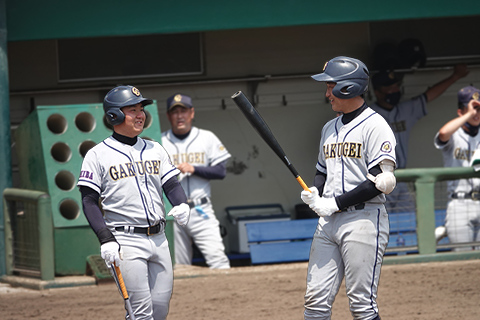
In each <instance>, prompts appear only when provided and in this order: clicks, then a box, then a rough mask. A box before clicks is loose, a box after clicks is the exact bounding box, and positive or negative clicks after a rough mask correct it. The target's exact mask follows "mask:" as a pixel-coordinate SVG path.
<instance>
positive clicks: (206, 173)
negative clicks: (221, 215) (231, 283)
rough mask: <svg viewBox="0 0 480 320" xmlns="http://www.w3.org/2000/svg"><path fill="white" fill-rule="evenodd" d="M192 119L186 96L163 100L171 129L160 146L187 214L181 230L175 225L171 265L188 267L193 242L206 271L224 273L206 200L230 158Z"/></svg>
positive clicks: (226, 263)
mask: <svg viewBox="0 0 480 320" xmlns="http://www.w3.org/2000/svg"><path fill="white" fill-rule="evenodd" d="M194 116H195V109H194V108H193V105H192V99H191V98H190V97H189V96H187V95H184V94H174V95H172V96H171V97H169V98H168V99H167V117H168V120H169V121H170V124H171V129H170V130H168V131H165V132H163V133H162V144H163V146H164V147H165V149H166V150H167V152H168V153H169V154H170V157H171V159H172V162H173V164H174V165H175V166H176V167H177V168H178V169H179V170H180V171H181V174H180V175H179V181H180V183H181V185H182V187H183V189H184V190H185V193H186V195H187V198H188V205H189V206H190V210H191V211H190V221H189V222H188V224H187V225H186V226H185V227H183V228H179V227H177V226H176V225H175V262H176V264H177V265H191V264H192V258H193V248H192V241H193V242H194V243H195V245H196V246H197V247H198V249H199V250H200V251H201V253H202V254H203V256H204V257H205V260H206V263H207V265H208V266H209V267H210V268H212V269H228V268H230V261H229V260H228V257H227V256H226V254H225V246H224V244H223V240H222V236H221V234H220V222H219V221H218V219H217V217H216V216H215V212H214V210H213V207H212V202H211V199H210V197H211V187H210V180H212V179H223V178H225V176H226V163H227V160H228V159H229V158H230V157H231V155H230V153H229V152H228V151H227V149H226V148H225V147H224V146H223V144H222V142H221V141H220V140H219V139H218V138H217V136H216V135H215V134H214V133H213V132H211V131H208V130H203V129H199V128H197V127H194V126H193V125H192V122H193V118H194Z"/></svg>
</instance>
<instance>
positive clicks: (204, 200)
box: [187, 197, 208, 208]
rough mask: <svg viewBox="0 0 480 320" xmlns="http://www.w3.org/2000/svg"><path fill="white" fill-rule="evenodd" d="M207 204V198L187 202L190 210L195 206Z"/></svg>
mask: <svg viewBox="0 0 480 320" xmlns="http://www.w3.org/2000/svg"><path fill="white" fill-rule="evenodd" d="M207 202H208V197H203V198H200V199H194V200H188V201H187V204H188V206H189V207H190V208H195V206H199V205H202V204H205V203H207Z"/></svg>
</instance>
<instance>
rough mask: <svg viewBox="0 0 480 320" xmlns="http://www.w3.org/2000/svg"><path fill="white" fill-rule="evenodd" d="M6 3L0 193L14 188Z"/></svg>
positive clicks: (0, 235)
mask: <svg viewBox="0 0 480 320" xmlns="http://www.w3.org/2000/svg"><path fill="white" fill-rule="evenodd" d="M5 2H6V1H5V0H0V115H1V116H0V163H3V170H0V191H1V192H2V194H3V190H5V188H10V187H11V186H12V160H11V149H10V145H11V141H10V102H9V86H8V59H7V54H8V51H7V14H6V3H5ZM3 215H4V211H3V205H1V206H0V239H4V237H5V227H4V224H3V220H4V219H3ZM5 272H6V265H5V243H4V241H1V243H0V275H4V274H5Z"/></svg>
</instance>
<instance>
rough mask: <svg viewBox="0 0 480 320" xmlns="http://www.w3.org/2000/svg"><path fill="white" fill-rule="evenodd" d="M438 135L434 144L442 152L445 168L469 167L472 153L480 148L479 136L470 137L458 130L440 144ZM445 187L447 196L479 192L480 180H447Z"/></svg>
mask: <svg viewBox="0 0 480 320" xmlns="http://www.w3.org/2000/svg"><path fill="white" fill-rule="evenodd" d="M438 135H439V134H438V132H437V134H436V135H435V140H434V144H435V147H436V148H437V149H440V150H442V154H443V162H444V164H445V167H469V166H470V159H471V158H472V155H473V153H474V152H475V150H476V149H477V148H478V147H480V134H477V135H476V136H475V137H472V136H470V135H468V134H467V133H466V132H465V131H464V130H463V129H461V128H460V129H458V130H457V131H455V132H454V133H453V135H452V136H451V137H450V140H448V141H447V143H442V142H441V141H440V140H439V139H438ZM447 185H448V194H449V196H450V195H452V193H456V192H466V193H468V192H471V191H480V178H470V179H459V180H449V181H448V183H447Z"/></svg>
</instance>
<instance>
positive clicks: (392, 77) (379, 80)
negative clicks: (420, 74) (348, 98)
mask: <svg viewBox="0 0 480 320" xmlns="http://www.w3.org/2000/svg"><path fill="white" fill-rule="evenodd" d="M402 79H403V74H399V73H395V72H393V71H380V72H378V73H376V74H374V75H373V77H372V86H373V88H374V89H378V88H380V87H386V86H391V85H392V84H394V83H398V82H400V81H402Z"/></svg>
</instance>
